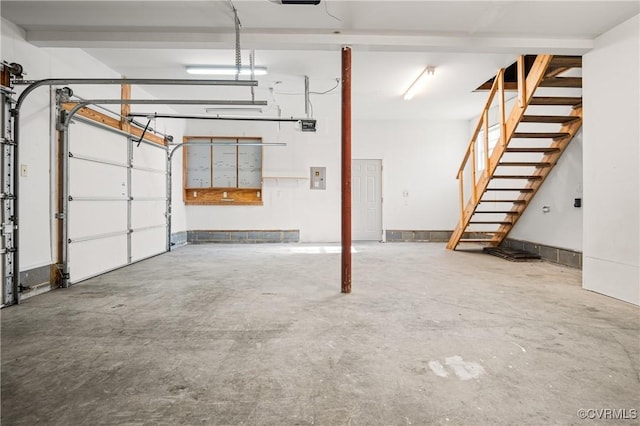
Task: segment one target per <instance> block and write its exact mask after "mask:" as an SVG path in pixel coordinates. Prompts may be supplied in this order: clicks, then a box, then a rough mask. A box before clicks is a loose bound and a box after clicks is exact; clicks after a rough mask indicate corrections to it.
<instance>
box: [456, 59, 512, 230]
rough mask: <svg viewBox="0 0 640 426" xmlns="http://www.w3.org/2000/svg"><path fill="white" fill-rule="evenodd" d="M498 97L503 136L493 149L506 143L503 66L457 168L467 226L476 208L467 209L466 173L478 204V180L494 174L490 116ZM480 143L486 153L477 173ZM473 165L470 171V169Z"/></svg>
mask: <svg viewBox="0 0 640 426" xmlns="http://www.w3.org/2000/svg"><path fill="white" fill-rule="evenodd" d="M496 97H497V99H498V123H499V124H500V138H499V140H498V143H497V144H496V147H495V148H494V150H495V149H496V148H497V147H498V146H500V145H504V144H505V142H504V141H505V136H506V135H505V134H506V118H505V90H504V68H502V69H500V71H498V74H497V75H496V78H495V79H494V80H493V85H492V86H491V89H490V90H489V97H488V99H487V101H486V103H485V105H484V107H483V108H482V112H481V114H480V118H479V119H478V123H477V124H476V127H475V129H474V131H473V134H472V136H471V140H470V141H469V146H468V147H467V150H466V152H465V155H464V158H463V159H462V164H461V165H460V168H459V169H458V174H457V179H458V182H459V186H460V223H461V224H463V226H465V225H466V224H467V222H468V220H469V218H470V216H471V214H472V213H473V211H469V210H468V209H467V208H465V205H466V204H465V201H466V199H465V191H464V188H465V185H464V176H465V174H467V175H470V176H471V184H470V187H471V199H470V200H469V203H472V204H473V205H475V204H476V203H477V202H478V196H479V193H480V188H479V185H478V184H479V183H480V182H481V181H482V180H483V179H487V177H488V174H489V173H491V169H492V167H491V157H492V153H493V152H490V151H489V127H490V125H491V124H490V119H489V113H490V111H491V110H492V109H493V108H494V104H495V102H494V101H495V99H496ZM480 132H482V133H483V138H482V141H478V136H479V135H480ZM479 142H481V143H482V144H483V149H482V151H483V154H484V155H483V156H482V158H481V159H480V161H482V162H483V163H484V165H483V170H482V173H481V174H479V173H478V155H477V150H478V143H479ZM469 167H470V170H467V169H468V168H469Z"/></svg>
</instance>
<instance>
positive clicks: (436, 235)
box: [386, 229, 453, 243]
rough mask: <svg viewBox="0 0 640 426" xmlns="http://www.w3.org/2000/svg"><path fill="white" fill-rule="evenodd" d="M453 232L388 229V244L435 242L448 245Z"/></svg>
mask: <svg viewBox="0 0 640 426" xmlns="http://www.w3.org/2000/svg"><path fill="white" fill-rule="evenodd" d="M452 233H453V231H424V230H392V229H387V231H386V237H387V242H388V243H398V242H433V243H446V242H448V241H449V238H451V234H452Z"/></svg>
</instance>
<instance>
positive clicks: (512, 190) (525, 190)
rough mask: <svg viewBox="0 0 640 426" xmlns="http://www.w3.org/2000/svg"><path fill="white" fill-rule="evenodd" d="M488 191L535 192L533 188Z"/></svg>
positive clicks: (492, 189) (493, 189)
mask: <svg viewBox="0 0 640 426" xmlns="http://www.w3.org/2000/svg"><path fill="white" fill-rule="evenodd" d="M486 191H511V192H533V188H487V189H486Z"/></svg>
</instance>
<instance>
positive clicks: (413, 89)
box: [404, 65, 436, 101]
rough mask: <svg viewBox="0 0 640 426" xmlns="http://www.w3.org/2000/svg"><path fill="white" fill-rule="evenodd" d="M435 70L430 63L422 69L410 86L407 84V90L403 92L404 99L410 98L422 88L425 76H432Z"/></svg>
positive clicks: (425, 79)
mask: <svg viewBox="0 0 640 426" xmlns="http://www.w3.org/2000/svg"><path fill="white" fill-rule="evenodd" d="M435 70H436V67H434V66H432V65H429V66H428V67H426V68H425V69H424V71H422V73H421V74H420V75H419V76H418V78H416V79H415V81H414V82H413V83H411V86H409V88H408V89H407V91H406V92H404V100H405V101H408V100H411V99H412V98H413V97H414V96H415V95H416V94H417V93H418V92H419V91H420V90H422V88H423V87H424V85H425V83H426V81H427V77H431V76H433V74H434V72H435Z"/></svg>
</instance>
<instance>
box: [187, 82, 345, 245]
mask: <svg viewBox="0 0 640 426" xmlns="http://www.w3.org/2000/svg"><path fill="white" fill-rule="evenodd" d="M282 80H283V81H284V83H283V85H282V86H279V89H278V90H279V91H282V92H286V93H294V92H296V91H297V92H302V91H303V88H304V86H303V80H302V79H301V78H291V77H289V78H287V77H286V76H283V77H282ZM314 83H317V82H314V81H311V90H313V89H314V86H313V85H314ZM334 84H335V81H334ZM326 85H327V84H326V82H325V84H324V86H326ZM276 99H277V103H278V104H279V105H280V107H281V108H282V111H283V117H291V116H295V117H303V116H304V97H303V96H302V94H301V95H300V96H277V94H276ZM312 102H313V109H314V117H315V118H316V119H317V120H318V122H317V132H316V133H311V132H309V133H307V132H304V133H303V132H299V131H297V130H295V129H294V124H293V123H288V122H286V123H281V124H280V125H278V124H277V123H264V122H247V121H245V122H234V121H217V120H212V121H201V120H198V121H190V122H188V124H187V130H186V133H187V134H188V135H191V136H257V137H262V139H263V142H264V143H269V142H280V143H286V144H287V146H286V147H276V146H274V147H265V148H264V154H263V176H264V177H265V179H264V184H263V191H262V192H263V193H262V199H263V203H264V205H262V206H187V208H186V210H187V225H188V228H189V229H190V230H198V229H205V230H270V229H299V230H300V239H301V241H305V242H308V241H313V242H332V241H339V239H340V122H339V112H340V103H339V102H340V92H339V91H336V92H333V93H331V94H328V95H323V96H313V98H312ZM269 114H270V115H272V116H273V115H275V113H274V112H273V111H271V112H270V113H269ZM245 115H246V114H245ZM180 155H182V153H180ZM311 166H321V167H326V168H327V189H326V190H310V189H309V167H311ZM278 178H279V179H278ZM174 185H175V186H177V187H180V188H182V176H181V175H180V176H178V175H176V176H174ZM179 197H180V198H178V199H180V200H181V199H182V195H180V196H179Z"/></svg>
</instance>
